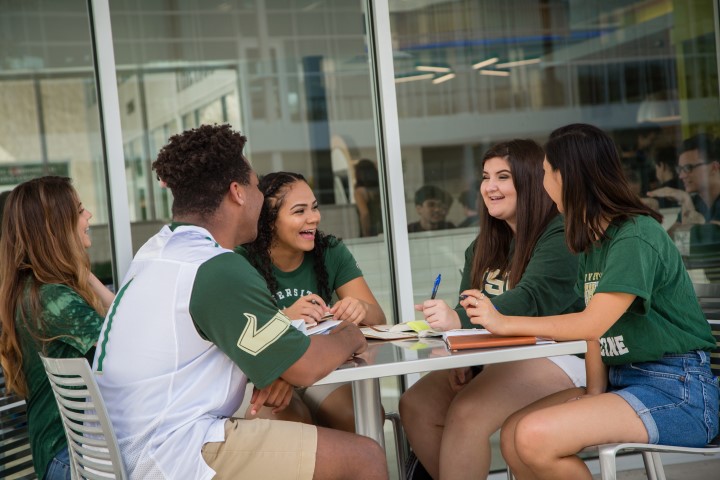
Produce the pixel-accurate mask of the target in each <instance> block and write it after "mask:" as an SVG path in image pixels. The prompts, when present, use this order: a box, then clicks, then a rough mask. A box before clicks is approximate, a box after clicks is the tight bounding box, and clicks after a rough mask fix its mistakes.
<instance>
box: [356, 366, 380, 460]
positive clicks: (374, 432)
mask: <svg viewBox="0 0 720 480" xmlns="http://www.w3.org/2000/svg"><path fill="white" fill-rule="evenodd" d="M352 391H353V409H354V410H355V431H356V432H357V433H358V434H360V435H365V436H366V437H370V438H372V439H373V440H375V441H376V442H378V443H379V444H380V446H381V447H383V448H385V435H384V434H383V423H384V422H383V418H382V404H381V403H380V380H379V379H377V378H370V379H366V380H355V381H353V382H352Z"/></svg>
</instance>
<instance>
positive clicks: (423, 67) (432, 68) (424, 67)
mask: <svg viewBox="0 0 720 480" xmlns="http://www.w3.org/2000/svg"><path fill="white" fill-rule="evenodd" d="M415 70H419V71H421V72H436V73H447V72H449V71H450V68H449V67H435V66H432V65H418V66H417V67H415Z"/></svg>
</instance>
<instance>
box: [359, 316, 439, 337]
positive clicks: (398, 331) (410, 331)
mask: <svg viewBox="0 0 720 480" xmlns="http://www.w3.org/2000/svg"><path fill="white" fill-rule="evenodd" d="M360 331H362V333H363V335H365V338H372V339H377V340H401V339H406V338H418V337H419V338H424V337H439V336H440V335H442V332H439V331H437V330H433V329H432V328H430V325H428V323H427V322H426V321H425V320H413V321H410V322H403V323H398V324H397V325H373V326H365V327H362V328H361V329H360Z"/></svg>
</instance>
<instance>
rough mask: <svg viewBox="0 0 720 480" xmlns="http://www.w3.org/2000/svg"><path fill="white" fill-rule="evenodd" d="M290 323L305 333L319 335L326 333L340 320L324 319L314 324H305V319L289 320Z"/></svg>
mask: <svg viewBox="0 0 720 480" xmlns="http://www.w3.org/2000/svg"><path fill="white" fill-rule="evenodd" d="M290 323H292V325H293V327H295V328H297V329H298V330H300V331H301V332H303V333H304V334H305V335H319V334H324V333H328V332H329V331H330V330H332V329H333V328H335V326H336V325H337V324H338V323H340V320H325V321H323V322H322V323H316V324H315V325H314V326H310V325H307V324H306V323H305V320H290Z"/></svg>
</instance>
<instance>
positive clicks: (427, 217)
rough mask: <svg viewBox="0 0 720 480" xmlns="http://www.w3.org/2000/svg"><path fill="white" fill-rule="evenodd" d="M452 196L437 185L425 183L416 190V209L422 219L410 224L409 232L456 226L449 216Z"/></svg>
mask: <svg viewBox="0 0 720 480" xmlns="http://www.w3.org/2000/svg"><path fill="white" fill-rule="evenodd" d="M452 202H453V198H452V196H451V195H450V194H449V193H448V192H446V191H445V190H443V189H442V188H440V187H438V186H435V185H423V186H422V187H420V188H419V189H418V190H417V192H415V211H417V214H418V216H419V217H420V219H419V220H418V221H417V222H413V223H410V224H409V225H408V232H409V233H416V232H427V231H430V230H445V229H448V228H455V225H454V224H453V223H452V222H448V221H447V220H446V219H445V217H447V213H448V210H449V209H450V205H452Z"/></svg>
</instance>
